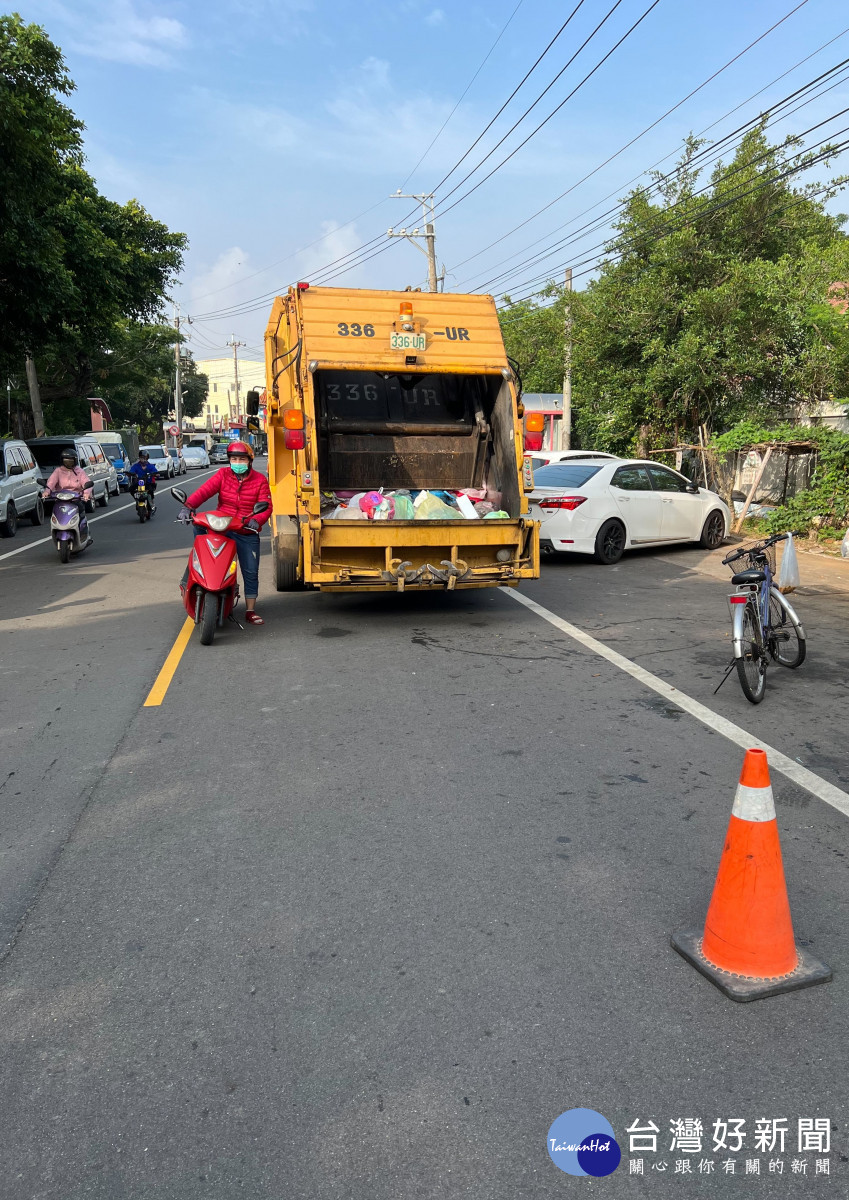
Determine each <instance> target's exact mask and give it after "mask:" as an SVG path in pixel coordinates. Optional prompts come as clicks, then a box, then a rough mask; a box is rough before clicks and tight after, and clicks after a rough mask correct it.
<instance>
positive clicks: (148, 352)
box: [92, 321, 207, 438]
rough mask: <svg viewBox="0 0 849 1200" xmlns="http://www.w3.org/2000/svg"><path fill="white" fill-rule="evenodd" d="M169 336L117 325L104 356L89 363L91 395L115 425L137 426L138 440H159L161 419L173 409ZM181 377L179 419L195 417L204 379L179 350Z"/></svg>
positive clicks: (168, 331) (161, 328)
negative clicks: (99, 400)
mask: <svg viewBox="0 0 849 1200" xmlns="http://www.w3.org/2000/svg"><path fill="white" fill-rule="evenodd" d="M175 336H176V335H175V332H174V330H173V328H171V326H170V325H143V324H141V323H139V322H136V321H122V322H120V323H119V324H118V325H117V326H116V327H115V330H114V331H113V336H112V338H111V339H110V346H109V349H108V351H100V352H99V353H98V354H97V355H95V356H93V359H92V377H93V387H94V388H95V389H96V394H97V395H98V396H102V397H103V399H104V400H106V401H107V403H108V404H109V409H110V412H111V413H112V416H113V418H114V420H115V421H116V422H118V423H120V424H128V425H138V426H139V428H140V430H141V432H142V434H143V436H144V437H150V438H153V437H159V436H160V433H161V427H162V422H163V420H164V418H165V417H166V416H167V414H168V413H169V412H170V411H171V410H172V409H173V408H174V366H175V364H174V338H175ZM181 341H182V335H181ZM181 375H182V390H183V392H184V393H185V395H184V396H183V414H184V416H186V417H196V416H198V415H199V413H200V411H201V409H202V407H203V404H204V402H205V400H206V395H207V377H206V375H203V374H201V373H199V372H198V369H197V364H196V363H195V361H194V359H193V358H192V355H191V352H190V351H188V350H185V349H182V350H181Z"/></svg>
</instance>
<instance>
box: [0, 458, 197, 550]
mask: <svg viewBox="0 0 849 1200" xmlns="http://www.w3.org/2000/svg"><path fill="white" fill-rule="evenodd" d="M217 470H218V468H217V467H212V468H211V469H210V470H209V471H201V473H200V475H198V476H196V478H198V479H200V477H201V475H211V474H212V472H213V471H217ZM171 486H173V487H176V486H177V485H176V484H172V485H171ZM134 507H135V505H134V504H122V505H121V507H120V508H110V510H109V512H105V513H101V514H100V516H99V517H89V519H88V523H89V525H91V524H92V523H93V522H94V521H105V520H106V518H107V517H114V516H115V515H116V514H117V513H120V512H126V511H127V509H128V508H134ZM52 541H53V538H52V536H51V537H46V538H39V539H38V541H35V542H27V544H26V545H25V546H19V547H18V549H17V550H9V551H7V553H6V554H0V562H2V561H3V559H4V558H14V556H15V555H16V554H23V553H24V551H25V550H32V548H33V546H43V545H44V544H45V543H46V542H52Z"/></svg>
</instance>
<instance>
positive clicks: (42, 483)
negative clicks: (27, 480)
mask: <svg viewBox="0 0 849 1200" xmlns="http://www.w3.org/2000/svg"><path fill="white" fill-rule="evenodd" d="M35 482H36V483H37V484H38V486H39V487H47V480H46V479H41V478H38V479H36V481H35Z"/></svg>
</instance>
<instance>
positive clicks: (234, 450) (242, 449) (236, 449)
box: [227, 442, 254, 462]
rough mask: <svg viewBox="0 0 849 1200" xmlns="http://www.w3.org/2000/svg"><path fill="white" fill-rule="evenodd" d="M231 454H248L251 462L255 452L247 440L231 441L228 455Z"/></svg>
mask: <svg viewBox="0 0 849 1200" xmlns="http://www.w3.org/2000/svg"><path fill="white" fill-rule="evenodd" d="M231 454H247V456H248V458H249V459H250V460H251V462H253V460H254V452H253V450H252V449H251V448H250V446H249V445H248V443H247V442H231V443H230V445H229V446H228V447H227V457H228V458H229V457H230V455H231Z"/></svg>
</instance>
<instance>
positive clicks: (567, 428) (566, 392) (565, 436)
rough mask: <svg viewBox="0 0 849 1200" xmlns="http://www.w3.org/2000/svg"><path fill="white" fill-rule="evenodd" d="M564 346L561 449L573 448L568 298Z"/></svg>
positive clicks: (568, 284) (569, 285)
mask: <svg viewBox="0 0 849 1200" xmlns="http://www.w3.org/2000/svg"><path fill="white" fill-rule="evenodd" d="M566 291H567V292H568V293H569V296H571V294H572V268H571V267H567V268H566ZM564 335H565V336H564V346H563V428H562V429H561V431H560V449H561V450H571V449H572V306H571V303H570V302H569V298H568V297H567V300H566V324H565V329H564Z"/></svg>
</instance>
